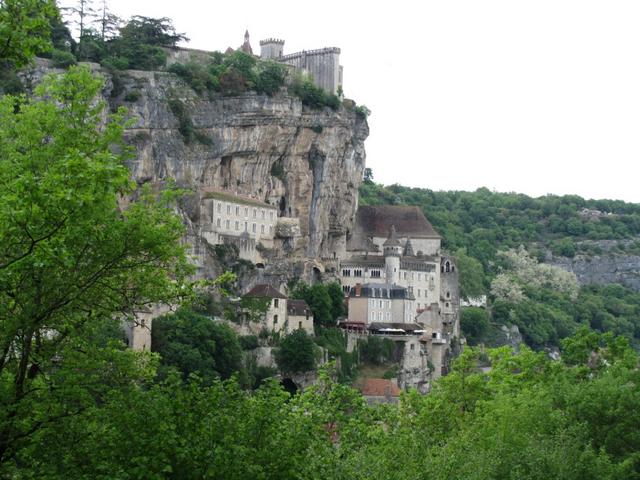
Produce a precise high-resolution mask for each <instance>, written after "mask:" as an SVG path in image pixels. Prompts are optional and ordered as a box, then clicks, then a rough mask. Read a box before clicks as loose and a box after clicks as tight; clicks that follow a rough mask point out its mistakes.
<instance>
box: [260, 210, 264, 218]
mask: <svg viewBox="0 0 640 480" xmlns="http://www.w3.org/2000/svg"><path fill="white" fill-rule="evenodd" d="M260 213H261V214H262V219H263V220H264V210H260Z"/></svg>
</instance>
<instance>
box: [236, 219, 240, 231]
mask: <svg viewBox="0 0 640 480" xmlns="http://www.w3.org/2000/svg"><path fill="white" fill-rule="evenodd" d="M238 229H240V223H239V222H238V221H237V220H236V230H238Z"/></svg>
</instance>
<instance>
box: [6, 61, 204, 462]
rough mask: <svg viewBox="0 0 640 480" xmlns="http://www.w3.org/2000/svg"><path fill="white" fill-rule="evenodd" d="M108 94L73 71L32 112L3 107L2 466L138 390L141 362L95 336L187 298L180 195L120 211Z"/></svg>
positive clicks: (147, 195) (42, 89) (50, 81)
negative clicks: (111, 394) (38, 435)
mask: <svg viewBox="0 0 640 480" xmlns="http://www.w3.org/2000/svg"><path fill="white" fill-rule="evenodd" d="M102 84H103V82H102V81H101V80H99V79H95V78H93V77H92V76H91V74H90V72H89V70H88V69H81V68H75V67H74V68H72V69H70V70H69V72H68V73H67V74H66V75H64V76H51V77H47V78H46V79H45V80H44V81H43V82H42V83H41V84H40V85H39V86H38V87H37V89H36V92H35V96H34V97H33V99H32V100H27V99H25V98H15V97H11V96H4V97H1V98H0V159H1V161H0V184H1V185H2V189H0V244H1V245H2V249H1V250H0V460H1V459H3V458H11V457H12V456H13V455H15V453H16V448H18V446H19V445H20V444H21V442H23V441H27V440H28V439H29V438H30V436H31V435H33V434H34V433H35V432H37V431H38V430H39V429H40V428H42V427H44V426H46V425H47V424H48V423H50V422H53V423H55V422H56V421H57V419H59V418H61V417H65V416H70V415H76V414H78V412H79V411H82V410H84V409H85V408H90V405H92V404H93V403H94V402H95V401H101V399H102V398H103V395H106V394H108V390H109V387H108V386H109V385H110V383H111V382H116V383H117V382H120V381H126V382H128V381H129V380H127V379H126V376H125V377H121V376H120V375H121V374H120V373H119V372H120V369H121V367H122V368H125V366H126V368H129V367H131V362H133V361H134V355H133V354H130V353H128V352H127V353H122V351H121V350H122V343H121V342H119V344H118V345H112V344H110V343H108V342H106V343H105V342H100V343H99V344H96V342H95V341H94V339H95V337H96V332H97V331H99V330H101V329H102V328H103V326H104V325H106V324H109V323H112V322H114V321H115V318H121V319H122V318H129V317H131V315H132V313H133V312H134V311H136V310H140V309H144V308H146V306H147V305H149V304H152V303H154V302H157V301H161V300H165V301H172V300H173V301H175V300H177V299H178V298H179V296H180V295H182V294H186V293H188V290H189V289H188V288H185V287H186V284H185V283H184V279H185V277H186V276H187V275H188V274H190V272H191V271H192V268H191V267H190V266H189V265H188V262H187V259H186V255H185V248H184V247H183V246H180V245H179V240H180V238H181V237H182V235H183V232H184V228H183V225H182V222H181V221H180V219H179V218H178V217H177V216H175V215H174V213H173V210H172V200H173V198H174V195H173V194H172V193H171V192H170V191H167V192H165V193H164V194H162V195H161V196H160V197H158V196H157V195H156V194H152V193H151V192H149V191H144V190H143V191H139V192H138V194H137V200H136V201H131V202H130V203H129V204H128V206H127V208H126V209H124V210H123V209H121V208H120V206H119V203H118V202H119V200H121V199H122V197H123V196H128V195H132V194H133V192H134V184H133V183H132V182H131V181H130V179H129V170H128V169H127V167H126V166H125V164H124V161H125V159H126V158H127V154H128V153H127V152H128V150H127V148H125V147H124V146H123V145H122V143H121V134H122V128H123V125H122V116H123V115H122V112H119V113H117V114H116V115H114V116H112V117H106V116H105V115H104V112H103V110H104V104H103V103H101V102H96V101H95V98H96V96H97V94H98V92H99V91H100V89H101V88H102ZM105 120H106V124H105ZM116 145H120V148H119V149H118V150H117V151H119V152H121V153H119V154H116V153H113V152H114V147H115V146H116ZM140 367H141V368H142V365H141V366H140ZM126 368H125V369H126ZM135 375H136V374H134V377H135ZM111 376H114V378H110V377H111ZM49 404H50V405H49ZM48 405H49V406H48Z"/></svg>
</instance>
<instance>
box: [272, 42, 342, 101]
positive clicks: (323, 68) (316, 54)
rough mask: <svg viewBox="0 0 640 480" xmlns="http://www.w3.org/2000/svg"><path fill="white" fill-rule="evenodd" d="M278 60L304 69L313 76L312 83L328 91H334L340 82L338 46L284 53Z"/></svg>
mask: <svg viewBox="0 0 640 480" xmlns="http://www.w3.org/2000/svg"><path fill="white" fill-rule="evenodd" d="M278 60H279V61H280V62H283V63H286V64H287V65H292V66H294V67H295V68H297V69H299V70H306V71H307V72H309V73H310V74H311V75H312V76H313V80H314V83H315V84H316V85H317V86H318V87H320V88H322V89H324V90H326V91H327V92H330V93H334V94H335V93H336V92H337V90H338V85H341V82H342V73H341V67H340V49H339V48H321V49H319V50H309V51H305V50H303V51H302V52H297V53H292V54H289V55H285V56H283V57H281V58H279V59H278Z"/></svg>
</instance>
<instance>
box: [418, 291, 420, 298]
mask: <svg viewBox="0 0 640 480" xmlns="http://www.w3.org/2000/svg"><path fill="white" fill-rule="evenodd" d="M419 296H420V289H418V297H419Z"/></svg>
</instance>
